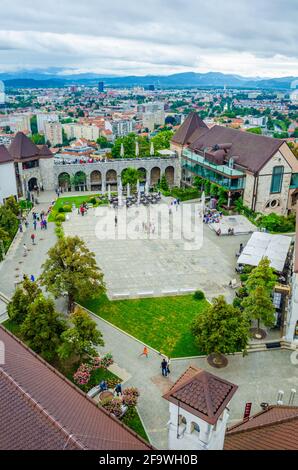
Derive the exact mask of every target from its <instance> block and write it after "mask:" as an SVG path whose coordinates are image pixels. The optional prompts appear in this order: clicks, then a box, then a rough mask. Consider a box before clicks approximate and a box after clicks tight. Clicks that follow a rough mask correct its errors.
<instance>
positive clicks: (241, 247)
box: [239, 243, 243, 253]
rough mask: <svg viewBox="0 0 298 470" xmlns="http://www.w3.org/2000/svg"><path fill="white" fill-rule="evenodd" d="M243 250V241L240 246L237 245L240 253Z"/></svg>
mask: <svg viewBox="0 0 298 470" xmlns="http://www.w3.org/2000/svg"><path fill="white" fill-rule="evenodd" d="M242 251H243V243H240V246H239V253H242Z"/></svg>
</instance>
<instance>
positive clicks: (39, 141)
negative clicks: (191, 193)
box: [31, 133, 46, 145]
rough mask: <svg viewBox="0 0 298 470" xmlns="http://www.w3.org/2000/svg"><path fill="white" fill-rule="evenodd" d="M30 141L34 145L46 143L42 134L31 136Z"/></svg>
mask: <svg viewBox="0 0 298 470" xmlns="http://www.w3.org/2000/svg"><path fill="white" fill-rule="evenodd" d="M31 140H32V142H33V143H34V144H36V145H42V144H45V143H46V140H45V136H44V135H42V134H38V133H37V134H32V136H31Z"/></svg>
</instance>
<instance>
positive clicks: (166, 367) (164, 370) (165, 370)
mask: <svg viewBox="0 0 298 470" xmlns="http://www.w3.org/2000/svg"><path fill="white" fill-rule="evenodd" d="M148 355H149V350H148V348H147V346H144V347H143V351H142V352H141V354H140V356H145V357H146V358H148ZM160 368H161V375H162V376H163V377H167V376H168V375H169V374H170V359H169V358H168V357H165V356H164V357H163V359H162V361H161V364H160Z"/></svg>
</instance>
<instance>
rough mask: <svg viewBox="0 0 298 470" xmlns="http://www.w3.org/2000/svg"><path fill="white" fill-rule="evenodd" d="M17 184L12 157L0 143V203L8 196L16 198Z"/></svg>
mask: <svg viewBox="0 0 298 470" xmlns="http://www.w3.org/2000/svg"><path fill="white" fill-rule="evenodd" d="M17 195H18V192H17V184H16V175H15V168H14V160H13V157H12V156H11V155H10V153H9V152H8V150H7V148H6V147H4V145H0V204H3V202H4V201H5V199H7V198H8V197H9V196H15V197H16V198H17Z"/></svg>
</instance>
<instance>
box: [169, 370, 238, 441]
mask: <svg viewBox="0 0 298 470" xmlns="http://www.w3.org/2000/svg"><path fill="white" fill-rule="evenodd" d="M237 388H238V387H237V386H236V385H234V384H232V383H230V382H228V381H226V380H224V379H221V378H219V377H216V376H215V375H213V374H210V373H209V372H206V371H204V370H202V369H198V368H197V367H193V366H189V368H188V369H187V370H186V371H185V372H184V374H183V375H182V376H181V377H180V378H179V379H178V380H177V382H176V383H175V384H174V385H173V387H171V389H170V390H169V391H168V392H167V393H166V394H165V395H164V397H163V398H165V399H166V400H168V401H169V411H170V420H169V422H168V430H169V445H168V448H169V449H170V450H221V449H223V446H224V439H225V432H226V426H227V421H228V417H229V411H228V404H229V402H230V400H231V398H232V397H233V395H234V393H235V392H236V390H237Z"/></svg>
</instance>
